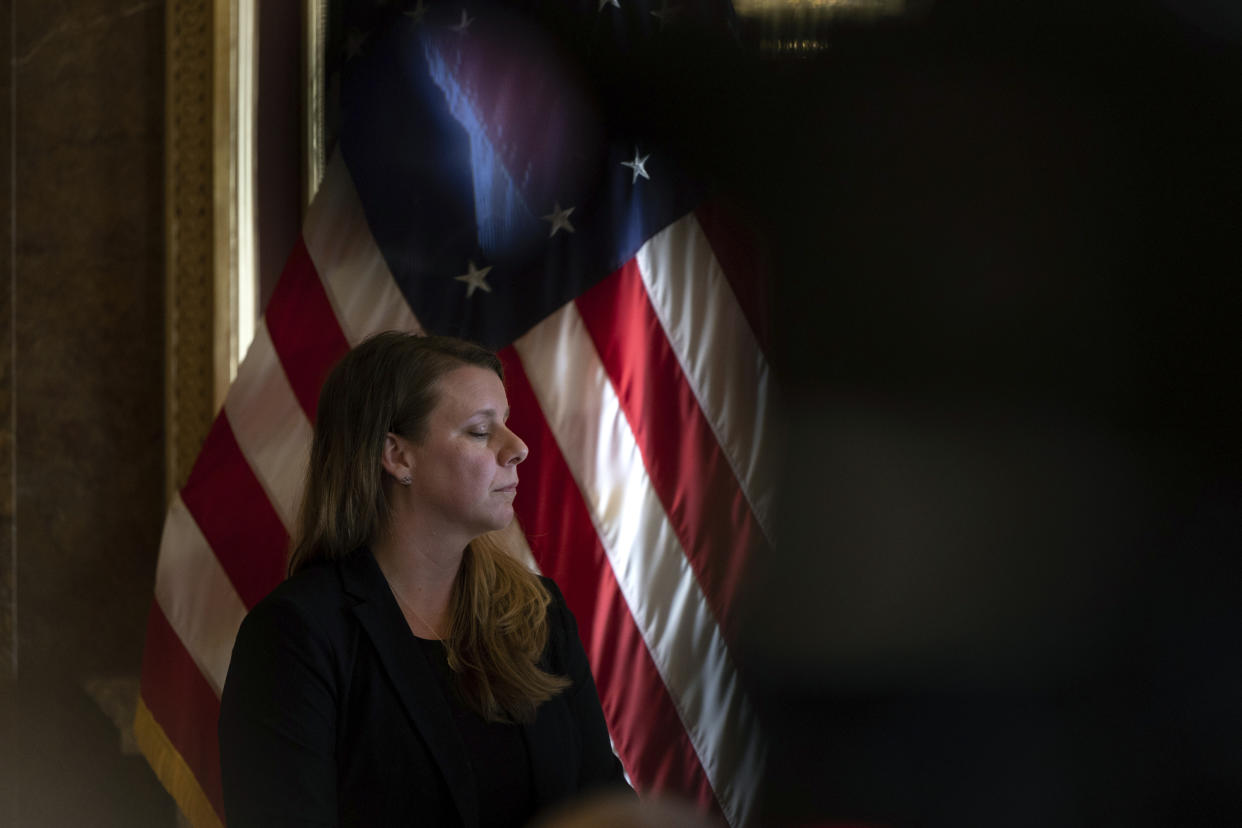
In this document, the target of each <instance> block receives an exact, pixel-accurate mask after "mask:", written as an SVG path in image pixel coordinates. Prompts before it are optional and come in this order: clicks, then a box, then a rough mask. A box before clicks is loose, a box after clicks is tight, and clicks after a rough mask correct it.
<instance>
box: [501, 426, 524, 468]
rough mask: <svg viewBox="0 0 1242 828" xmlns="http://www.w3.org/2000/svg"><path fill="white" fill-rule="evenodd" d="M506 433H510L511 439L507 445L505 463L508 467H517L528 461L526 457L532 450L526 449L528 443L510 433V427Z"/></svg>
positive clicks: (506, 429)
mask: <svg viewBox="0 0 1242 828" xmlns="http://www.w3.org/2000/svg"><path fill="white" fill-rule="evenodd" d="M505 431H508V432H509V439H508V441H507V442H506V444H505V454H504V456H503V462H504V464H505V465H506V466H516V465H517V464H518V463H521V462H522V461H523V460H525V459H526V455H528V454H530V449H529V448H527V447H526V443H524V442H522V438H521V437H519V436H517V435H516V434H514V433H513V432H512V431H509V429H508V427H506V428H505Z"/></svg>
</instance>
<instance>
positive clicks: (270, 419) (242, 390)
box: [224, 322, 311, 535]
mask: <svg viewBox="0 0 1242 828" xmlns="http://www.w3.org/2000/svg"><path fill="white" fill-rule="evenodd" d="M224 412H225V416H226V417H228V421H229V425H230V426H232V429H233V435H234V436H235V437H236V438H237V444H238V446H240V447H241V451H242V454H243V455H245V457H246V460H247V461H248V462H249V463H250V468H251V469H252V470H253V471H254V475H255V477H256V478H258V480H259V483H260V484H261V485H262V486H263V488H264V490H265V491H266V492H267V496H268V500H270V501H271V502H272V506H273V507H274V508H275V510H276V513H277V514H278V515H280V520H281V522H282V523H284V525H285V529H286V531H288V532H289V533H290V535H292V534H293V526H294V521H295V520H296V518H297V511H298V503H299V502H300V499H301V496H302V483H303V479H304V475H305V474H306V463H307V460H308V459H309V457H310V444H311V424H310V420H308V419H307V417H306V413H305V412H304V411H303V410H302V406H301V405H300V404H299V403H298V398H297V397H296V396H294V393H293V386H291V385H290V384H289V378H288V377H287V376H286V375H285V370H284V368H282V367H281V364H280V357H279V356H278V355H277V353H276V348H275V346H273V344H272V338H271V336H270V335H269V334H268V331H267V325H266V323H264V322H260V324H259V327H258V330H257V331H256V332H255V338H254V343H253V344H252V345H251V346H250V351H249V352H248V353H247V354H246V360H245V362H243V363H242V365H241V369H240V370H239V371H238V372H237V379H236V380H234V381H233V385H232V386H230V388H229V394H228V397H226V398H225V401H224Z"/></svg>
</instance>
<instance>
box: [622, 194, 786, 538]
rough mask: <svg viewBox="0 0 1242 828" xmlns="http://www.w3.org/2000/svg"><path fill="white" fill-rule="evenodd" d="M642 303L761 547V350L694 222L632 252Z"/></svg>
mask: <svg viewBox="0 0 1242 828" xmlns="http://www.w3.org/2000/svg"><path fill="white" fill-rule="evenodd" d="M636 259H637V261H638V269H639V271H640V272H641V273H642V278H643V284H644V285H645V286H646V288H647V295H648V296H650V297H651V304H652V307H653V308H654V309H655V313H656V316H657V317H658V318H659V320H660V324H661V325H663V327H664V331H665V334H666V335H667V336H668V341H669V344H671V345H672V347H673V352H674V353H675V354H676V355H677V361H678V362H680V363H681V370H682V372H683V373H684V374H685V376H686V380H687V382H689V384H690V388H691V390H692V391H693V392H694V395H695V397H697V398H698V401H699V406H700V408H702V410H703V414H704V416H706V418H707V422H708V423H710V424H711V427H712V430H713V431H714V432H715V434H716V439H717V441H718V442H719V443H720V447H721V449H722V450H723V451H724V454H725V457H726V458H728V461H729V464H730V466H732V468H733V473H734V475H735V476H736V477H737V480H738V483H739V484H740V485H741V488H742V492H743V493H744V494H745V495H746V499H747V500H748V501H749V502H750V507H751V510H752V511H753V512H754V514H755V519H756V520H758V522H759V525H760V526H761V527H762V528H763V532H764V534H765V535H767V537H768V540H769V542H771V541H773V540H774V539H775V535H774V533H773V526H772V515H771V511H772V493H773V488H774V485H775V483H776V474H775V470H774V468H773V466H774V463H775V460H776V457H777V454H778V452H777V447H776V446H775V445H774V428H773V418H774V412H773V411H772V407H773V405H772V404H773V401H774V395H775V387H774V385H773V383H772V381H771V376H770V373H771V372H770V370H769V367H768V362H767V359H766V358H765V357H764V354H763V350H762V349H761V348H760V347H759V343H758V341H757V340H756V339H755V336H754V332H753V331H752V330H751V328H750V323H749V322H747V320H746V316H745V314H743V313H742V309H741V307H740V306H739V305H738V303H737V296H736V294H734V293H733V289H732V288H731V287H730V286H729V282H728V279H727V278H726V277H725V275H724V271H723V270H721V268H720V263H719V262H718V261H717V260H716V256H715V254H714V253H713V252H712V248H711V244H710V243H709V242H708V240H707V236H706V235H705V234H704V233H703V229H702V228H701V227H700V226H699V223H698V220H697V219H695V217H694V214H693V213H692V214H689V215H687V216H684V217H683V218H681V219H680V220H678V221H676V222H674V223H673V224H671V225H669V226H668V227H666V228H664V229H663V230H661V231H660V232H659V233H657V234H656V235H654V236H652V237H651V238H650V239H649V240H648V241H647V243H646V244H644V245H643V246H642V247H641V248H640V249H639V251H638V254H637V256H636Z"/></svg>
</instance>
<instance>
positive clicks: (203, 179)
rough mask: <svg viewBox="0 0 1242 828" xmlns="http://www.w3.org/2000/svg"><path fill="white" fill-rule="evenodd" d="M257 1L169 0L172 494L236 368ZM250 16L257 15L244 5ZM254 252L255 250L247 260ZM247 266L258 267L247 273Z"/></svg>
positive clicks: (168, 427)
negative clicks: (254, 24) (245, 61)
mask: <svg viewBox="0 0 1242 828" xmlns="http://www.w3.org/2000/svg"><path fill="white" fill-rule="evenodd" d="M253 13H254V6H253V3H252V2H251V0H168V3H167V6H166V12H165V15H166V16H165V20H166V33H165V34H166V39H167V42H166V61H167V66H166V69H165V72H166V87H165V108H166V116H165V130H166V132H165V185H164V186H165V406H164V423H165V436H164V445H165V451H164V454H165V492H166V494H167V495H168V496H169V497H171V496H172V493H173V492H175V491H176V490H177V489H179V488H181V486H182V485H183V484H184V483H185V480H186V477H187V476H188V475H189V472H190V469H191V467H192V466H193V463H194V459H195V457H196V456H197V455H198V451H199V449H200V448H201V447H202V444H203V440H204V439H205V438H206V436H207V431H208V429H209V428H210V427H211V422H212V419H213V418H214V417H215V414H216V412H217V411H218V410H219V409H220V406H221V405H223V403H224V397H225V394H227V392H228V387H229V383H230V382H231V381H232V379H233V376H234V375H235V374H236V371H237V362H238V353H239V341H238V339H239V336H238V333H239V327H240V328H241V329H242V331H243V334H244V331H245V330H247V326H245V325H240V326H239V305H240V307H242V308H245V307H247V306H246V303H244V302H241V303H239V292H240V290H245V289H253V285H252V283H251V284H247V283H243V284H244V285H245V286H244V287H242V288H240V289H239V279H240V278H241V277H242V276H243V275H251V276H252V271H253V255H254V254H253V231H254V228H253V215H252V210H251V209H250V200H251V199H253V197H254V196H253V187H252V186H251V181H252V178H253V168H252V163H253V153H251V152H250V151H249V148H250V147H251V146H253V144H252V142H253V135H252V132H253V129H252V121H251V119H250V118H249V117H248V110H247V109H246V108H245V107H251V108H252V107H253V105H254V92H253V82H252V80H251V78H252V73H251V72H250V70H251V69H252V66H251V65H246V64H242V63H241V61H242V60H249V61H251V62H253ZM246 14H249V15H251V17H250V18H247V17H245V16H244V15H246ZM247 257H249V258H247ZM246 268H250V271H251V272H250V274H246Z"/></svg>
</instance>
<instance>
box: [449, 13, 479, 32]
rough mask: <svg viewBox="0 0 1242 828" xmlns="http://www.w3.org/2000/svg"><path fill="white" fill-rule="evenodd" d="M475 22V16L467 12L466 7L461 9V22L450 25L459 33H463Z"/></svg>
mask: <svg viewBox="0 0 1242 828" xmlns="http://www.w3.org/2000/svg"><path fill="white" fill-rule="evenodd" d="M473 22H474V18H473V17H471V16H470V15H468V14H466V10H465V9H462V10H461V22H460V23H454V24H453V25H452V26H449V28H450V29H452V30H453V31H455V32H457V33H458V34H463V33H464V32H465V31H466V29H469V28H470V24H471V23H473Z"/></svg>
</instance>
